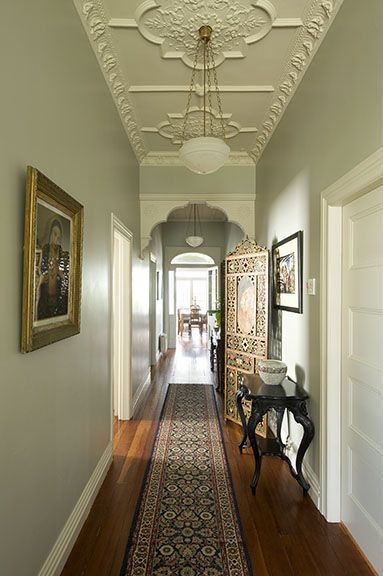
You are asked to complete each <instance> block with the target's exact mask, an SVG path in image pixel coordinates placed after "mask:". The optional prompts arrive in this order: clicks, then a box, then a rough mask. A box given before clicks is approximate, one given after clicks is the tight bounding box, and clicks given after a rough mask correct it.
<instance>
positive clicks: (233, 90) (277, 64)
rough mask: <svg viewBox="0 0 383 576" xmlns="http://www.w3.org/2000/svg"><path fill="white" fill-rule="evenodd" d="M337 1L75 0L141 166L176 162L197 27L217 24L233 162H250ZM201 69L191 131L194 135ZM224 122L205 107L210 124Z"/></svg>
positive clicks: (280, 112)
mask: <svg viewBox="0 0 383 576" xmlns="http://www.w3.org/2000/svg"><path fill="white" fill-rule="evenodd" d="M342 1H343V0H289V1H288V2H286V0H145V1H144V2H142V1H140V0H129V1H128V0H74V3H75V5H76V7H77V10H78V12H79V15H80V17H81V20H82V22H83V25H84V27H85V30H86V32H87V34H88V37H89V40H90V43H91V45H92V47H93V49H94V51H95V54H96V56H97V58H98V62H99V64H100V67H101V69H102V72H103V74H104V77H105V80H106V82H107V84H108V86H109V88H110V90H111V93H112V95H113V98H114V101H115V103H116V106H117V109H118V111H119V114H120V117H121V120H122V123H123V125H124V127H125V130H126V133H127V135H128V137H129V140H130V143H131V145H132V147H133V149H134V151H135V153H136V156H137V159H138V161H139V162H140V163H150V164H155V163H156V162H158V163H166V164H169V163H171V162H172V161H174V162H175V163H177V151H178V148H179V143H180V141H181V135H182V127H183V123H184V116H185V108H186V105H187V98H188V89H189V83H190V77H191V66H192V65H193V60H194V49H195V45H196V41H197V37H198V28H199V27H200V26H201V25H202V24H209V25H210V26H212V28H213V39H212V46H213V48H214V54H215V60H216V63H217V65H218V70H217V72H218V81H219V88H220V93H221V100H222V109H223V121H224V125H225V133H226V137H227V139H228V144H229V145H230V148H231V150H232V154H231V157H230V162H232V163H238V164H243V163H244V162H246V158H247V162H256V161H257V160H258V158H259V157H260V155H261V154H262V151H263V149H264V147H265V146H266V144H267V142H268V140H269V139H270V137H271V135H272V133H273V131H274V129H275V127H276V126H277V124H278V122H279V120H280V118H281V117H282V115H283V113H284V111H285V109H286V106H287V105H288V103H289V101H290V99H291V98H292V96H293V94H294V92H295V90H296V88H297V86H298V85H299V82H300V80H301V79H302V77H303V75H304V72H305V71H306V69H307V68H308V66H309V64H310V62H311V60H312V58H313V56H314V54H315V52H316V50H317V49H318V47H319V45H320V43H321V41H322V39H323V37H324V36H325V34H326V32H327V30H328V28H329V26H330V25H331V22H332V21H333V19H334V17H335V15H336V13H337V11H338V10H339V8H340V6H341V4H342ZM202 95H203V78H202V71H199V72H197V78H196V87H195V90H194V93H193V94H192V99H191V106H192V108H191V110H190V113H189V120H188V129H189V128H191V127H194V128H195V129H196V132H197V133H198V132H199V131H200V126H201V124H200V118H201V117H202V109H203V100H202ZM210 118H211V123H212V126H213V127H217V126H218V125H219V124H220V120H219V119H217V112H216V110H214V109H211V110H209V118H208V123H210Z"/></svg>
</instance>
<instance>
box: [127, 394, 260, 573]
mask: <svg viewBox="0 0 383 576" xmlns="http://www.w3.org/2000/svg"><path fill="white" fill-rule="evenodd" d="M176 575H179V576H251V575H252V571H251V565H250V561H249V556H248V553H247V548H246V544H245V542H244V537H243V533H242V529H241V525H240V520H239V516H238V509H237V504H236V501H235V496H234V491H233V485H232V480H231V474H230V470H229V466H228V462H227V456H226V451H225V447H224V442H223V433H222V429H221V424H220V420H219V416H218V410H217V404H216V400H215V396H214V391H213V387H212V386H211V385H204V384H169V387H168V390H167V395H166V398H165V402H164V406H163V409H162V412H161V416H160V421H159V425H158V429H157V432H156V435H155V439H154V442H153V447H152V452H151V456H150V459H149V462H148V466H147V469H146V472H145V476H144V480H143V484H142V488H141V494H140V496H139V499H138V502H137V506H136V510H135V515H134V519H133V523H132V528H131V531H130V536H129V540H128V544H127V548H126V552H125V557H124V560H123V564H122V568H121V572H120V576H176Z"/></svg>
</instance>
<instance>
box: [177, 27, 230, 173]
mask: <svg viewBox="0 0 383 576" xmlns="http://www.w3.org/2000/svg"><path fill="white" fill-rule="evenodd" d="M198 32H199V39H198V42H197V47H196V54H195V59H194V65H193V72H192V77H191V82H190V88H189V95H188V101H187V106H186V110H185V119H184V124H183V130H182V141H183V146H182V147H181V149H180V151H179V157H180V160H181V162H182V164H184V165H185V166H186V167H187V168H189V170H191V171H192V172H196V173H197V174H210V173H212V172H215V171H216V170H218V169H219V168H221V167H222V166H223V165H224V164H225V162H226V160H227V158H228V157H229V154H230V148H229V146H228V145H227V144H225V142H224V138H225V125H224V121H223V115H222V104H221V98H220V94H219V89H218V80H217V71H216V67H215V61H214V54H213V50H212V47H211V35H212V32H213V30H212V28H211V26H206V25H205V26H201V28H200V29H199V31H198ZM201 51H202V56H203V136H197V137H189V139H187V124H188V119H189V114H190V110H191V107H190V103H191V97H192V93H193V90H194V87H195V75H196V70H197V66H198V61H199V60H200V52H201ZM212 88H213V90H212ZM212 91H214V93H215V95H216V99H217V106H218V115H219V120H220V124H221V130H220V132H221V134H219V135H220V136H221V137H218V136H219V135H218V134H216V133H215V132H216V131H217V130H214V126H213V108H212ZM206 99H208V102H209V111H208V112H207V107H206ZM207 114H209V116H210V122H209V126H208V122H207Z"/></svg>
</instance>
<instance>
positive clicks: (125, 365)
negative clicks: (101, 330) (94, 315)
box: [111, 214, 133, 420]
mask: <svg viewBox="0 0 383 576" xmlns="http://www.w3.org/2000/svg"><path fill="white" fill-rule="evenodd" d="M132 241H133V236H132V233H131V232H130V230H128V228H126V226H124V224H123V223H122V222H121V221H120V220H118V218H116V216H114V214H112V247H113V249H112V262H113V265H112V330H111V335H112V345H111V351H112V361H111V369H112V407H113V416H114V417H117V419H118V420H129V419H130V418H131V417H132V386H131V341H132V337H131V331H132Z"/></svg>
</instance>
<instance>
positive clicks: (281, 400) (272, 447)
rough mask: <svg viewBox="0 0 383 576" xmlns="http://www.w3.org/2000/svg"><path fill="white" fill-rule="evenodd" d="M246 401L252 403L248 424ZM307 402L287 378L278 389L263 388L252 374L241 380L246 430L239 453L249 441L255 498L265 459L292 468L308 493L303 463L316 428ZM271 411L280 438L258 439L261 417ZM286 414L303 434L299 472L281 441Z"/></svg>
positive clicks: (239, 404) (239, 396)
mask: <svg viewBox="0 0 383 576" xmlns="http://www.w3.org/2000/svg"><path fill="white" fill-rule="evenodd" d="M243 399H245V400H248V401H250V403H251V413H250V416H249V419H248V421H247V420H246V417H245V414H244V411H243V405H242V400H243ZM306 400H308V394H307V392H306V391H305V390H304V389H303V388H302V387H301V386H299V385H298V384H296V383H295V382H293V380H291V379H290V378H288V377H287V378H285V379H284V380H283V381H282V383H281V384H278V385H267V384H264V382H263V381H262V380H261V378H260V377H259V376H258V375H257V374H253V375H250V374H249V375H244V376H243V377H242V381H241V385H240V388H239V390H238V392H237V407H238V413H239V416H240V418H241V422H242V429H243V438H242V440H241V442H240V444H239V450H240V452H241V453H242V449H243V448H244V447H246V440H247V437H249V439H250V444H251V447H252V449H253V453H254V459H255V471H254V475H253V479H252V481H251V484H250V487H251V489H252V492H253V494H255V491H256V488H257V484H258V480H259V475H260V472H261V463H262V456H278V457H279V458H282V460H285V461H286V462H287V463H288V465H289V467H290V471H291V473H292V475H293V476H294V478H295V479H296V480H297V481H298V482H299V484H300V485H301V486H302V488H303V491H304V492H305V493H306V492H308V490H309V488H310V484H308V482H307V481H306V480H305V478H304V476H303V474H302V460H303V457H304V455H305V453H306V450H307V448H308V447H309V445H310V442H311V440H312V439H313V437H314V424H313V423H312V421H311V420H310V418H309V416H308V413H307V407H306ZM270 408H274V409H275V411H276V413H277V437H276V438H261V437H259V436H258V437H257V436H256V433H255V429H256V427H257V424H259V422H261V421H262V417H263V416H264V414H266V412H267V411H268V410H270ZM285 410H289V411H290V412H291V413H292V414H293V415H294V418H295V420H296V421H297V422H298V423H299V424H302V426H303V431H304V433H303V437H302V440H301V443H300V445H299V448H298V453H297V459H296V472H295V470H294V469H293V467H292V464H291V462H290V459H289V458H288V456H286V453H285V452H286V445H285V444H283V442H282V439H281V427H282V419H283V414H284V412H285Z"/></svg>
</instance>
